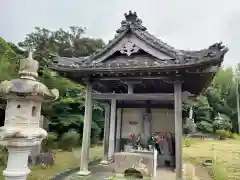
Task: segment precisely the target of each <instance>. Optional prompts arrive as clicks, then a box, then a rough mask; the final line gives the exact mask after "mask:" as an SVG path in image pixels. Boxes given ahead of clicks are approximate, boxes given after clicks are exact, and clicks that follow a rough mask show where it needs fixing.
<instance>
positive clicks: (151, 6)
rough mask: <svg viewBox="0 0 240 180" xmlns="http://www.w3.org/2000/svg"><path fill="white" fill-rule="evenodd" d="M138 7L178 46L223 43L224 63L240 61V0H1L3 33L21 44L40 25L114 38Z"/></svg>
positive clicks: (159, 32)
mask: <svg viewBox="0 0 240 180" xmlns="http://www.w3.org/2000/svg"><path fill="white" fill-rule="evenodd" d="M129 10H132V11H133V12H134V11H136V12H137V14H138V16H139V18H141V19H142V21H143V25H144V26H146V27H147V29H148V31H149V32H150V33H151V34H153V35H155V36H156V37H158V38H160V39H161V40H163V41H164V42H166V43H168V44H169V45H171V46H174V47H175V48H177V49H185V50H200V49H204V48H207V47H209V46H210V45H212V44H214V43H216V42H220V41H223V44H224V45H226V46H227V47H228V48H229V52H228V53H227V54H226V57H225V61H224V65H225V66H229V65H235V64H236V63H238V62H240V53H239V51H238V50H239V49H240V1H239V0H0V36H1V37H3V38H4V39H5V40H7V41H11V42H14V43H17V42H19V41H22V40H24V38H25V35H26V34H28V33H31V32H32V31H33V29H34V27H35V26H39V27H41V28H47V29H50V30H56V29H59V28H63V29H67V28H68V27H70V26H80V27H86V28H87V32H86V36H90V37H94V38H102V39H103V40H104V41H105V42H108V40H110V39H112V38H113V36H114V34H115V31H116V30H117V29H118V28H119V27H120V22H121V21H122V20H124V13H125V12H128V11H129Z"/></svg>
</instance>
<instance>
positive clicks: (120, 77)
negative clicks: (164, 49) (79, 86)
mask: <svg viewBox="0 0 240 180" xmlns="http://www.w3.org/2000/svg"><path fill="white" fill-rule="evenodd" d="M141 79H158V80H168V79H172V77H169V76H137V77H124V76H118V77H93V78H92V81H99V80H100V81H112V80H118V81H119V80H120V81H131V80H141Z"/></svg>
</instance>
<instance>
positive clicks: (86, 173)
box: [77, 170, 91, 177]
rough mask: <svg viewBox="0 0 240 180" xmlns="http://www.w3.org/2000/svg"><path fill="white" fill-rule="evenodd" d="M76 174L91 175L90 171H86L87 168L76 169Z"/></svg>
mask: <svg viewBox="0 0 240 180" xmlns="http://www.w3.org/2000/svg"><path fill="white" fill-rule="evenodd" d="M77 175H78V176H85V177H86V176H90V175H91V172H90V171H88V170H80V171H78V172H77Z"/></svg>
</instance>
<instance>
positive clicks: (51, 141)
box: [42, 132, 58, 151]
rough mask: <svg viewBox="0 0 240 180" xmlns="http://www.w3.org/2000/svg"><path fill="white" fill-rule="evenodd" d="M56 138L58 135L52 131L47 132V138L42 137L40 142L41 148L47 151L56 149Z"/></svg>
mask: <svg viewBox="0 0 240 180" xmlns="http://www.w3.org/2000/svg"><path fill="white" fill-rule="evenodd" d="M57 139H58V135H57V134H56V133H53V132H50V133H48V136H47V138H46V139H44V140H43V142H42V149H43V150H44V151H48V150H49V149H57V148H58V144H57Z"/></svg>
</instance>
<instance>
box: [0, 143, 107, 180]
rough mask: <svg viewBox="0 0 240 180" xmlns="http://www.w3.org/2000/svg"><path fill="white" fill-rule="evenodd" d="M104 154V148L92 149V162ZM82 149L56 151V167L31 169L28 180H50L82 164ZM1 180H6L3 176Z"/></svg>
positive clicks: (0, 177) (1, 168) (35, 167)
mask: <svg viewBox="0 0 240 180" xmlns="http://www.w3.org/2000/svg"><path fill="white" fill-rule="evenodd" d="M102 154H103V148H102V147H100V146H96V147H94V148H91V149H90V160H94V159H95V158H96V157H101V156H102ZM79 155H80V149H78V150H76V152H66V151H61V150H57V151H55V165H53V166H51V167H43V166H41V165H39V166H34V167H30V169H31V173H30V174H29V175H28V178H27V180H50V179H51V177H52V176H54V175H56V174H57V173H60V172H63V171H64V170H65V169H68V168H75V167H77V166H79V163H80V157H78V156H79ZM4 169H5V167H1V166H0V170H1V171H3V170H4ZM0 180H4V177H3V176H2V174H1V175H0Z"/></svg>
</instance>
